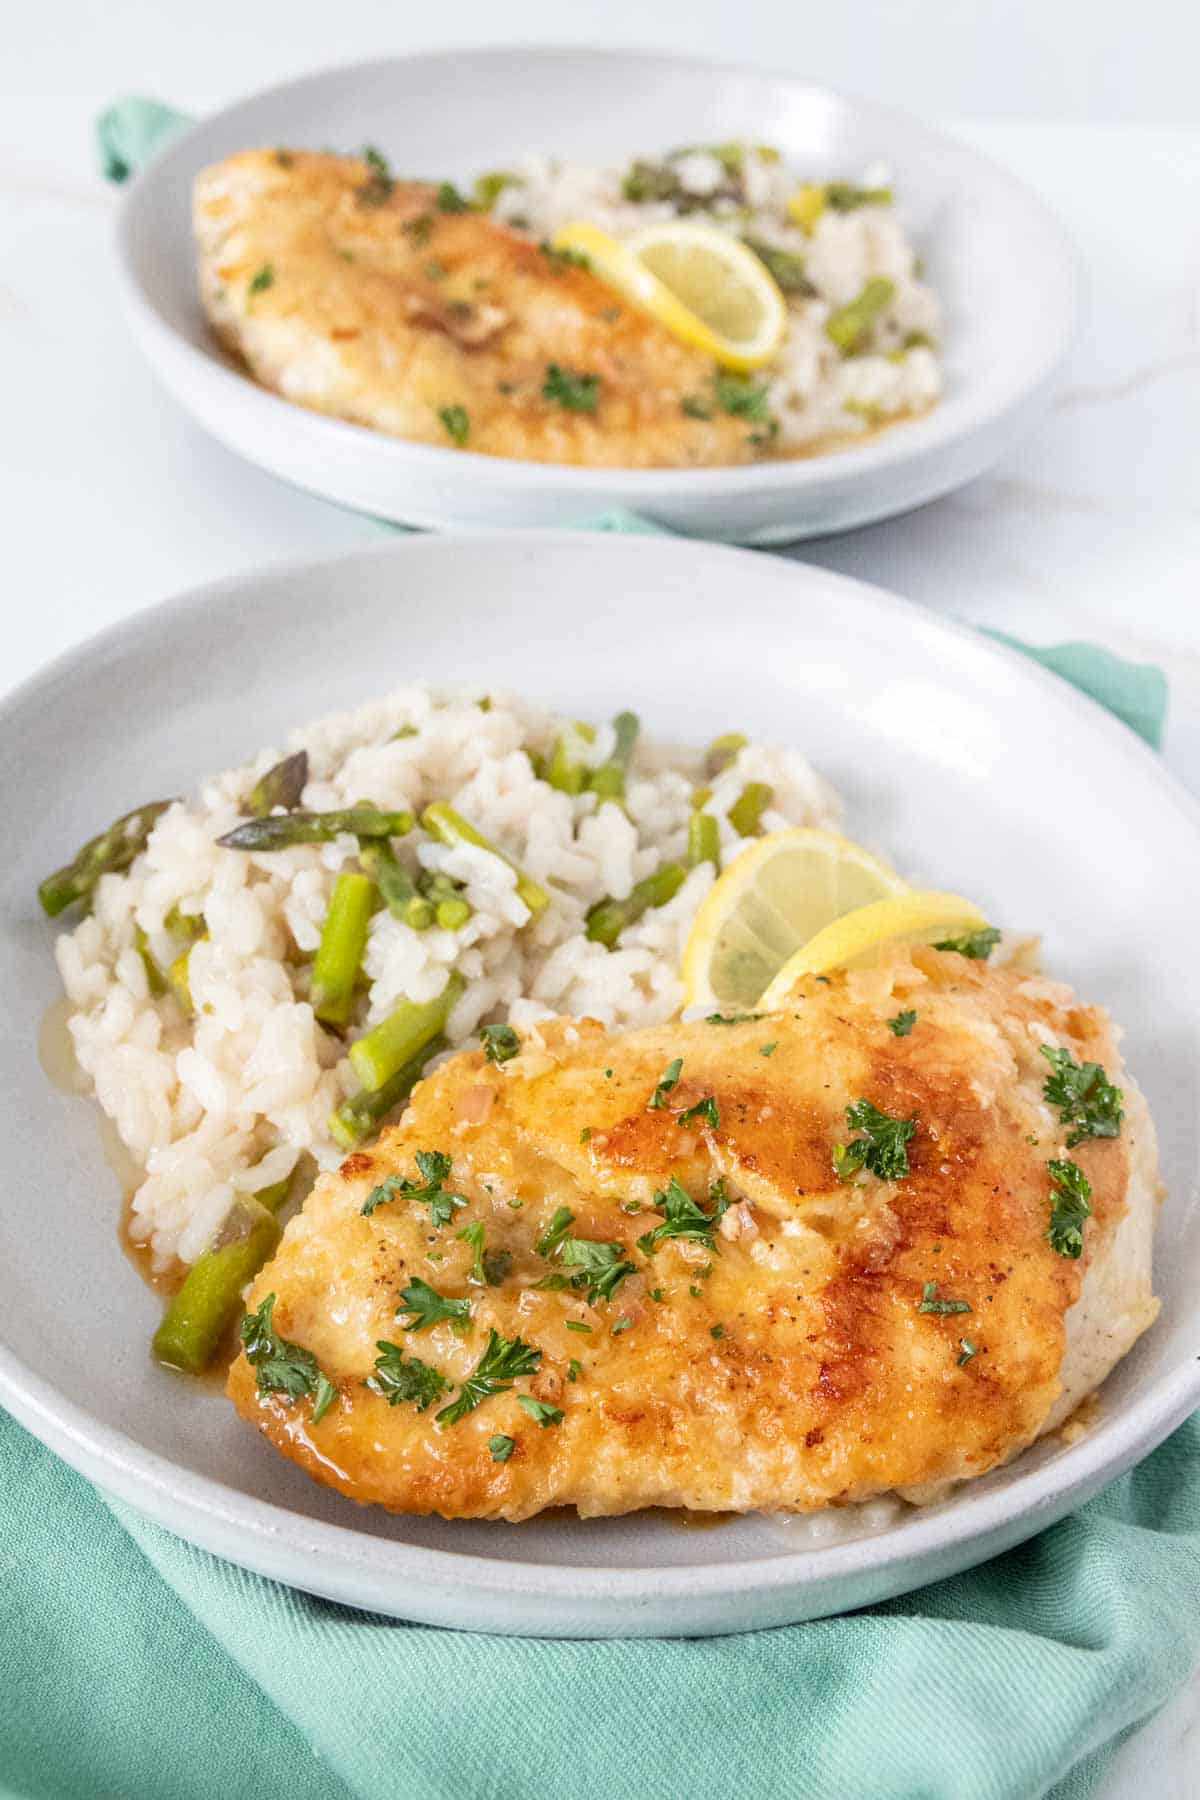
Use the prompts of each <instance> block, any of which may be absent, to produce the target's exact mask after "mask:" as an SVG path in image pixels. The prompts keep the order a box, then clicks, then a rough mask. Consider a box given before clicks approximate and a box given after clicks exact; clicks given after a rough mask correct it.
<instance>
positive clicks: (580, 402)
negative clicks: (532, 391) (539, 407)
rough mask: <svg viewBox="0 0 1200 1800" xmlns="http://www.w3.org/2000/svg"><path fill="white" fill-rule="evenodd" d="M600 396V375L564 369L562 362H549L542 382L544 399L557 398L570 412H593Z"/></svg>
mask: <svg viewBox="0 0 1200 1800" xmlns="http://www.w3.org/2000/svg"><path fill="white" fill-rule="evenodd" d="M599 398H600V377H599V376H598V375H586V374H583V373H582V372H581V371H578V370H575V369H564V368H563V367H562V365H561V364H560V363H547V365H546V379H545V381H544V382H543V383H542V399H543V400H557V402H558V404H559V405H560V406H565V407H566V409H567V411H568V412H586V413H592V412H595V410H596V402H597V401H598V400H599Z"/></svg>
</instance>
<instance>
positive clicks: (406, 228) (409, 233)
mask: <svg viewBox="0 0 1200 1800" xmlns="http://www.w3.org/2000/svg"><path fill="white" fill-rule="evenodd" d="M359 193H360V195H361V193H362V189H361V188H360V189H359ZM400 229H401V231H402V232H403V233H404V235H405V236H406V237H410V238H411V239H412V241H413V243H414V244H427V243H428V242H429V239H430V236H431V235H432V232H433V214H432V213H427V212H424V213H418V214H417V216H416V218H415V219H406V220H405V221H404V224H403V225H402V226H401V227H400Z"/></svg>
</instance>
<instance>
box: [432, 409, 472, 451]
mask: <svg viewBox="0 0 1200 1800" xmlns="http://www.w3.org/2000/svg"><path fill="white" fill-rule="evenodd" d="M438 418H439V419H440V420H441V421H442V424H443V425H444V426H445V427H446V433H447V436H449V437H452V438H453V439H454V442H455V443H456V444H459V445H462V444H465V443H466V441H467V439H468V437H470V435H471V415H470V413H469V412H468V411H467V409H466V407H465V406H439V408H438Z"/></svg>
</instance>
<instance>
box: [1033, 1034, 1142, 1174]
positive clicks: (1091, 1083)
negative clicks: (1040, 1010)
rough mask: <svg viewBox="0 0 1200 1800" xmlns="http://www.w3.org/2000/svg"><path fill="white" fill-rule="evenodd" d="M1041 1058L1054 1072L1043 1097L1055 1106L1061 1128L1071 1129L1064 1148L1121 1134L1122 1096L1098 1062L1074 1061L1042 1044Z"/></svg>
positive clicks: (1050, 1076) (1072, 1058)
mask: <svg viewBox="0 0 1200 1800" xmlns="http://www.w3.org/2000/svg"><path fill="white" fill-rule="evenodd" d="M1041 1050H1042V1055H1043V1056H1044V1057H1045V1058H1046V1061H1047V1062H1048V1063H1049V1064H1050V1066H1051V1068H1052V1069H1053V1071H1054V1073H1053V1074H1052V1075H1047V1077H1046V1083H1045V1086H1044V1087H1043V1089H1042V1097H1043V1099H1045V1100H1048V1101H1049V1102H1050V1105H1051V1106H1057V1107H1058V1109H1059V1112H1058V1116H1059V1118H1060V1119H1061V1120H1062V1122H1063V1124H1064V1125H1069V1126H1070V1127H1071V1130H1070V1132H1069V1133H1068V1136H1067V1149H1068V1150H1073V1149H1074V1148H1075V1146H1076V1144H1082V1143H1083V1142H1084V1140H1085V1139H1086V1138H1115V1137H1118V1136H1119V1135H1120V1131H1121V1120H1122V1119H1123V1117H1124V1116H1125V1115H1124V1110H1123V1108H1122V1105H1121V1102H1122V1100H1123V1098H1124V1095H1123V1094H1122V1092H1121V1089H1120V1088H1119V1087H1114V1086H1113V1084H1112V1082H1111V1081H1110V1080H1109V1079H1108V1076H1107V1075H1106V1074H1105V1073H1104V1070H1103V1069H1102V1068H1101V1066H1100V1064H1099V1063H1094V1062H1085V1063H1083V1064H1082V1065H1080V1064H1079V1063H1077V1062H1076V1061H1075V1058H1074V1057H1073V1056H1072V1055H1071V1052H1070V1051H1069V1050H1056V1049H1055V1048H1054V1047H1053V1046H1052V1045H1051V1044H1043V1045H1042V1047H1041Z"/></svg>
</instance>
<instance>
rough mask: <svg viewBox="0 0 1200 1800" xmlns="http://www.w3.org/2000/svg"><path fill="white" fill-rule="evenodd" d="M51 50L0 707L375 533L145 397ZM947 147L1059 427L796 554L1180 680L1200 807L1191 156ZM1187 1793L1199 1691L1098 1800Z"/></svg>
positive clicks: (9, 417)
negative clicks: (1043, 306) (1022, 298)
mask: <svg viewBox="0 0 1200 1800" xmlns="http://www.w3.org/2000/svg"><path fill="white" fill-rule="evenodd" d="M308 10H310V11H311V10H312V9H308ZM107 41H108V42H110V43H111V40H107ZM346 48H347V47H346V46H345V45H339V54H345V53H346ZM60 49H61V56H62V66H63V68H64V69H65V71H66V73H65V75H64V77H63V79H62V80H61V81H60V82H59V83H58V84H57V85H56V87H55V92H56V93H57V94H58V96H59V97H58V98H57V99H53V100H51V99H47V98H46V97H45V94H44V93H43V94H41V95H40V96H39V97H36V98H35V97H32V95H33V94H34V93H35V92H36V90H31V89H30V88H29V87H28V86H23V87H22V88H21V91H19V92H16V93H14V94H13V95H11V96H10V97H9V98H7V99H6V100H5V103H4V106H3V108H0V392H3V394H4V416H5V430H4V433H3V441H2V446H0V463H2V469H0V473H2V477H3V478H2V480H0V495H2V496H3V500H2V507H3V531H4V548H5V553H6V554H5V590H6V596H7V598H6V604H5V622H6V626H7V631H6V639H5V648H6V656H5V661H4V665H3V669H2V671H0V687H7V686H9V685H11V684H13V683H15V682H17V681H19V680H20V679H21V678H22V677H23V676H24V675H26V674H27V673H29V672H30V671H31V670H33V669H34V668H36V667H37V666H38V665H39V664H40V663H42V662H43V661H45V660H46V658H48V657H49V656H51V655H52V654H53V653H55V652H56V651H58V650H61V649H63V648H65V647H66V646H68V645H70V644H72V643H74V642H76V641H78V640H79V639H80V638H81V637H83V636H85V635H86V634H88V633H90V632H92V631H94V630H96V629H97V628H98V627H100V626H102V625H104V624H106V623H107V622H109V621H111V620H114V619H116V618H119V617H121V616H123V615H125V614H126V613H128V612H130V611H131V610H133V609H135V608H138V607H141V606H145V605H148V604H149V603H151V602H152V601H154V600H155V599H157V598H158V597H160V596H161V595H163V594H166V593H169V592H172V591H175V590H178V589H181V588H184V587H188V586H191V585H193V584H195V583H197V582H200V581H203V580H206V579H208V578H210V577H213V576H217V575H222V574H227V573H230V572H234V571H238V570H245V569H249V568H251V567H253V566H255V565H256V564H258V563H260V562H262V561H263V560H265V559H270V558H280V557H290V556H295V555H301V554H303V553H304V552H306V551H309V550H314V551H315V550H331V549H336V548H338V547H340V546H348V545H353V544H356V543H361V542H363V541H364V540H365V539H367V538H369V537H371V536H373V535H375V534H377V532H378V530H379V527H377V526H375V525H373V524H372V523H371V522H370V521H368V520H364V519H361V518H358V517H355V516H354V515H352V514H348V513H345V512H340V511H338V510H335V509H334V508H333V507H330V506H327V505H325V504H323V503H322V502H320V501H316V500H313V499H311V498H309V497H307V496H305V495H303V494H300V493H296V492H293V491H291V490H289V489H287V488H284V487H282V486H281V485H279V484H278V483H277V482H275V481H273V480H272V479H270V478H269V477H267V476H265V475H261V474H259V473H258V472H257V471H255V470H252V469H249V468H245V467H242V466H241V465H239V464H238V463H237V462H236V461H235V460H234V458H233V457H232V456H231V455H230V454H229V453H228V452H226V451H225V450H223V449H221V448H220V447H219V446H218V445H216V444H215V443H212V442H210V441H209V440H208V439H206V438H205V437H204V436H203V435H202V434H201V433H200V432H199V430H198V429H197V428H196V427H195V426H193V425H192V424H191V423H190V422H189V420H188V419H186V418H185V417H184V416H183V415H182V414H181V413H180V412H178V411H177V410H176V409H175V408H174V406H173V405H172V404H171V403H170V402H169V401H168V400H167V399H166V397H165V396H164V395H163V394H161V393H160V392H159V391H158V389H157V388H156V386H155V384H154V382H153V381H152V379H151V377H150V375H149V373H148V372H147V370H146V369H145V368H144V367H143V365H142V364H141V362H140V360H139V359H138V358H137V356H136V355H135V353H134V351H133V349H132V346H131V345H130V343H129V342H128V339H127V337H126V334H125V331H124V329H123V326H122V322H121V320H120V318H119V316H118V314H117V309H116V302H115V287H114V278H113V271H112V266H111V258H110V249H109V246H110V235H111V225H112V215H113V210H114V206H115V204H116V201H115V197H114V196H113V195H112V194H111V193H108V192H106V191H105V190H104V189H103V187H102V186H101V184H100V182H99V181H98V179H97V178H96V177H95V176H94V174H93V172H92V169H91V163H90V146H89V143H88V136H87V123H88V115H89V113H90V111H91V103H92V101H93V100H94V99H97V98H99V97H100V95H99V94H97V93H95V92H94V87H95V84H96V82H97V80H98V79H102V77H97V75H96V73H95V70H94V68H93V66H92V64H91V63H88V64H87V66H86V71H85V69H84V64H83V62H81V60H80V57H81V54H82V53H81V52H80V50H79V48H78V46H74V47H73V46H72V45H71V44H70V43H69V42H68V41H67V39H66V37H65V36H64V38H63V40H62V42H61V45H60ZM316 55H317V52H316V51H314V54H313V58H312V60H315V59H316ZM213 66H214V65H213V64H212V61H211V55H210V60H209V63H208V64H205V65H203V67H204V68H206V69H207V70H209V72H210V73H211V69H212V67H213ZM115 67H116V64H115V63H114V68H115ZM172 67H173V73H172ZM146 68H147V72H146V73H144V74H143V75H142V76H141V77H139V78H138V79H141V80H142V81H144V82H145V83H146V84H147V85H153V82H154V80H158V81H160V82H161V84H162V87H163V91H167V90H168V89H169V91H170V92H171V94H172V96H173V97H179V98H181V99H183V100H184V101H185V102H191V103H193V104H194V103H198V102H199V101H201V100H202V99H215V98H216V97H217V93H216V91H213V89H212V82H211V80H206V78H205V77H204V76H203V75H202V76H201V77H199V78H198V80H197V81H196V82H195V83H193V81H192V74H191V71H189V70H186V69H185V67H184V64H183V62H182V61H180V60H178V59H176V60H175V62H174V64H173V65H171V64H170V63H169V62H168V64H167V65H166V74H165V75H164V74H163V73H162V72H161V70H159V71H157V72H156V73H155V74H154V75H153V76H151V74H150V73H149V68H148V65H146ZM128 69H129V63H128V60H127V61H126V62H125V63H124V64H123V65H122V73H121V75H120V76H119V77H114V78H115V79H120V80H125V79H128ZM264 75H265V71H264ZM173 83H174V84H175V85H173ZM185 84H186V85H185ZM242 85H245V80H244V79H243V83H242ZM961 129H962V130H963V132H964V135H967V136H970V137H971V138H973V139H974V140H975V141H976V142H977V143H978V144H980V145H981V146H982V147H984V148H986V149H987V150H989V151H991V152H992V153H993V154H994V155H995V156H997V157H998V158H999V159H1001V160H1002V161H1004V162H1005V163H1007V164H1008V165H1009V166H1010V167H1011V168H1012V169H1014V170H1015V171H1016V172H1017V173H1019V174H1021V175H1023V176H1025V177H1026V178H1027V179H1029V180H1031V181H1032V182H1034V183H1035V184H1036V185H1037V186H1038V187H1039V188H1040V189H1041V190H1042V191H1043V192H1044V193H1045V194H1046V195H1047V197H1048V198H1049V199H1050V200H1051V201H1052V202H1053V203H1054V204H1055V205H1056V206H1057V207H1058V208H1059V210H1060V211H1061V213H1062V214H1063V216H1064V218H1065V219H1066V220H1067V222H1068V224H1069V226H1070V227H1071V229H1072V230H1073V231H1074V233H1075V234H1076V237H1077V238H1078V240H1079V243H1080V245H1081V247H1082V249H1083V252H1084V257H1085V261H1086V264H1087V267H1088V271H1089V274H1090V281H1091V294H1090V300H1089V305H1088V310H1087V314H1086V318H1085V322H1084V328H1083V332H1082V336H1081V340H1080V343H1079V347H1078V351H1077V353H1076V355H1075V357H1074V359H1073V362H1072V365H1071V367H1070V369H1069V371H1068V373H1067V375H1066V378H1065V380H1064V383H1063V387H1062V391H1061V393H1060V394H1059V397H1058V399H1057V401H1056V403H1055V406H1054V409H1053V411H1052V413H1051V415H1050V416H1049V418H1048V419H1047V420H1046V422H1045V423H1044V425H1043V426H1042V428H1041V429H1040V430H1039V431H1038V432H1037V433H1036V435H1035V436H1034V437H1033V438H1032V439H1031V440H1030V441H1029V443H1028V444H1027V445H1026V446H1025V447H1024V448H1023V450H1022V451H1021V452H1020V454H1019V455H1017V456H1014V457H1012V458H1010V459H1009V461H1008V462H1007V463H1006V464H1005V465H1004V466H1003V467H1001V468H999V469H997V470H996V472H995V473H994V474H993V475H990V476H988V477H987V478H985V479H983V480H980V481H978V482H976V483H975V484H974V485H973V486H971V487H970V488H968V489H966V490H965V491H963V492H962V493H960V494H958V495H956V496H954V497H952V498H950V499H948V500H945V501H942V502H940V503H938V504H937V505H934V506H930V507H927V508H925V509H924V510H923V511H921V512H918V513H915V514H912V515H910V516H909V517H907V518H903V519H899V520H895V521H893V522H891V523H888V524H884V525H879V526H875V527H873V528H871V529H868V530H865V531H861V532H858V533H854V534H852V535H848V536H846V537H844V538H838V539H831V540H826V541H825V542H823V543H820V544H817V545H810V546H807V547H806V548H805V549H804V550H803V551H801V552H797V554H801V555H804V556H806V557H808V558H810V559H812V560H814V561H818V562H821V563H824V564H826V565H828V566H829V567H834V568H838V569H843V570H846V571H849V572H852V573H854V574H858V575H862V576H864V577H866V578H867V579H870V580H874V581H878V582H881V583H883V584H885V585H887V586H890V587H892V588H894V589H896V590H898V591H899V592H900V593H902V594H905V595H909V596H911V597H912V598H913V599H915V600H919V601H921V602H922V603H924V604H925V605H928V606H932V607H934V608H937V609H939V610H942V611H946V612H951V613H956V614H958V615H960V616H962V617H966V618H970V619H973V620H977V621H980V622H986V623H988V624H992V625H997V626H1001V627H1003V628H1005V629H1009V630H1012V631H1014V632H1017V633H1019V634H1021V635H1024V636H1026V637H1029V638H1032V639H1034V640H1037V641H1040V642H1051V641H1055V640H1059V639H1062V638H1064V637H1087V638H1091V639H1093V640H1096V641H1099V642H1102V643H1106V644H1108V645H1110V646H1111V647H1113V648H1115V649H1118V650H1120V651H1122V652H1123V653H1125V654H1126V655H1131V656H1135V657H1146V658H1153V659H1154V660H1156V661H1158V662H1159V663H1161V664H1162V665H1163V667H1164V668H1165V669H1166V670H1167V672H1168V674H1169V676H1170V680H1171V689H1172V712H1171V720H1170V725H1169V730H1168V740H1167V746H1166V755H1167V758H1168V761H1169V762H1170V763H1171V764H1172V766H1173V767H1174V768H1175V769H1176V770H1177V771H1178V773H1179V774H1180V775H1181V776H1182V777H1183V779H1184V780H1185V781H1186V782H1188V784H1189V785H1190V786H1191V787H1192V788H1193V789H1194V790H1196V791H1198V792H1200V605H1198V602H1200V456H1198V455H1197V427H1196V421H1197V419H1198V418H1200V225H1198V223H1197V216H1198V215H1197V211H1196V205H1195V198H1196V195H1197V193H1200V131H1188V130H1178V131H1169V130H1156V129H1153V128H1149V127H1104V126H1064V125H1031V124H1011V123H1009V124H990V125H982V124H969V123H968V124H965V125H962V126H961ZM1197 1792H1200V1680H1197V1681H1194V1682H1193V1684H1192V1686H1191V1688H1190V1690H1189V1691H1188V1692H1186V1693H1185V1694H1183V1695H1181V1696H1180V1697H1179V1698H1178V1699H1177V1700H1176V1701H1174V1702H1173V1703H1172V1704H1171V1705H1170V1706H1169V1707H1168V1708H1166V1709H1165V1710H1164V1712H1162V1713H1161V1714H1160V1715H1159V1716H1158V1717H1157V1718H1156V1719H1155V1720H1153V1721H1151V1722H1150V1724H1148V1725H1147V1726H1146V1727H1145V1728H1144V1730H1142V1731H1141V1732H1140V1733H1138V1734H1137V1735H1136V1736H1135V1737H1134V1738H1133V1739H1131V1740H1130V1742H1129V1743H1128V1744H1127V1745H1125V1746H1124V1748H1123V1749H1122V1751H1121V1752H1120V1754H1119V1756H1118V1758H1117V1760H1116V1762H1115V1764H1114V1766H1113V1769H1112V1772H1111V1775H1110V1777H1109V1779H1108V1781H1107V1784H1106V1786H1105V1788H1104V1793H1105V1795H1106V1796H1107V1797H1108V1800H1114V1797H1115V1796H1132V1795H1134V1794H1137V1795H1138V1796H1146V1797H1149V1800H1185V1797H1187V1800H1190V1797H1192V1796H1194V1795H1196V1794H1197Z"/></svg>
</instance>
